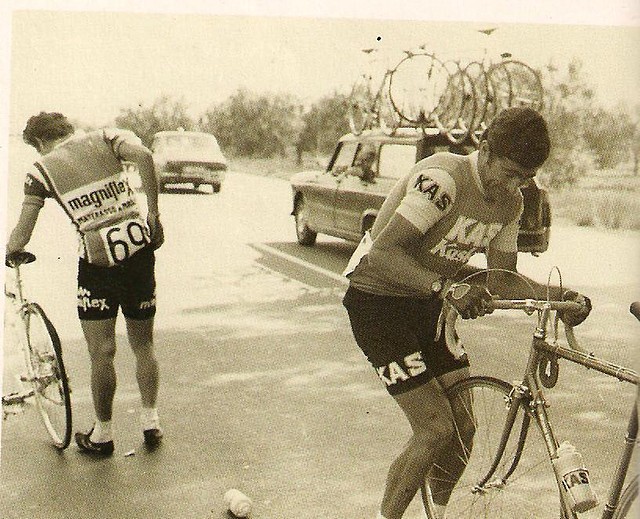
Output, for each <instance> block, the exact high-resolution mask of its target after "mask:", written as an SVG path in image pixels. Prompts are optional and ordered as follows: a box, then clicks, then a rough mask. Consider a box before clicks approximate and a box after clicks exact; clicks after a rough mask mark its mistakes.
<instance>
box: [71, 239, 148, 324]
mask: <svg viewBox="0 0 640 519" xmlns="http://www.w3.org/2000/svg"><path fill="white" fill-rule="evenodd" d="M119 307H122V313H123V314H124V316H125V317H128V318H130V319H150V318H151V317H153V316H154V315H155V313H156V279H155V254H154V251H153V249H152V248H151V247H146V248H144V249H142V250H140V251H138V252H137V253H136V254H134V255H133V256H131V257H130V258H128V259H127V260H126V261H125V262H123V263H121V264H120V265H116V266H114V267H98V266H97V265H92V264H91V263H88V262H87V261H86V260H85V259H83V258H80V260H79V262H78V317H80V319H81V320H87V321H92V320H98V319H112V318H114V317H116V315H117V314H118V308H119Z"/></svg>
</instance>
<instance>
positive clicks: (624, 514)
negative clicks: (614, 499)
mask: <svg viewBox="0 0 640 519" xmlns="http://www.w3.org/2000/svg"><path fill="white" fill-rule="evenodd" d="M638 517H640V502H638V475H637V474H636V475H635V476H633V479H632V480H631V482H630V483H629V484H628V485H627V488H625V489H624V492H623V493H622V497H621V498H620V502H619V503H618V508H617V510H616V511H615V513H614V514H613V519H636V518H638Z"/></svg>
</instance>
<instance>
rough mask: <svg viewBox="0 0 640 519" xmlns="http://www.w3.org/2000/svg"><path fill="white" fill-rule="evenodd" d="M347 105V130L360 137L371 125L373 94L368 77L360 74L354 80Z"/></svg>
mask: <svg viewBox="0 0 640 519" xmlns="http://www.w3.org/2000/svg"><path fill="white" fill-rule="evenodd" d="M347 103H348V106H347V118H348V120H349V129H350V130H351V133H353V134H354V135H360V134H361V133H362V132H363V131H364V130H365V129H366V128H367V127H368V126H369V125H370V123H371V121H370V119H371V108H372V105H373V94H372V92H371V78H370V77H368V76H367V75H366V74H362V75H360V76H359V77H358V79H356V81H355V82H354V84H353V87H352V88H351V94H350V95H349V99H348V100H347Z"/></svg>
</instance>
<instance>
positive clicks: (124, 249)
mask: <svg viewBox="0 0 640 519" xmlns="http://www.w3.org/2000/svg"><path fill="white" fill-rule="evenodd" d="M150 242H151V237H150V235H149V230H148V228H147V226H146V225H145V222H144V221H143V220H142V219H140V218H134V219H131V220H125V221H123V222H118V223H116V224H113V225H110V226H108V227H104V228H102V229H96V230H94V231H88V232H87V233H85V234H84V243H85V249H86V252H87V257H86V260H87V261H88V262H89V263H92V264H93V265H98V266H100V267H113V266H115V265H118V264H120V263H122V262H124V261H126V260H127V259H129V258H130V257H131V256H133V255H134V254H135V253H136V252H138V251H139V250H140V249H142V248H144V247H146V246H147V245H148V244H149V243H150Z"/></svg>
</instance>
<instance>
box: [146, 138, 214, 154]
mask: <svg viewBox="0 0 640 519" xmlns="http://www.w3.org/2000/svg"><path fill="white" fill-rule="evenodd" d="M154 147H155V148H156V149H160V148H162V149H167V148H190V149H200V150H206V149H211V148H217V147H218V143H217V141H216V139H215V137H214V136H213V135H185V134H182V135H162V136H158V137H156V142H155V146H154Z"/></svg>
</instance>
